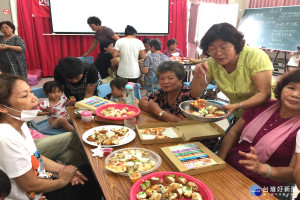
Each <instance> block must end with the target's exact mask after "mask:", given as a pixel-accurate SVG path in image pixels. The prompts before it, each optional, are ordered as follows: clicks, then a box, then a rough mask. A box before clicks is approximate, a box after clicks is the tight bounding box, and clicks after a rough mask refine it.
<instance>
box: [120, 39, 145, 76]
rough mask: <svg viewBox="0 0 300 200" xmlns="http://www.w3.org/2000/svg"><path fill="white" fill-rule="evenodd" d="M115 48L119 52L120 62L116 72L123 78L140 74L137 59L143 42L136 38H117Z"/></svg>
mask: <svg viewBox="0 0 300 200" xmlns="http://www.w3.org/2000/svg"><path fill="white" fill-rule="evenodd" d="M115 49H116V50H118V51H119V52H120V62H119V67H118V71H117V74H118V76H120V77H123V78H130V79H134V78H138V77H139V76H140V75H141V71H140V67H139V63H138V59H139V54H140V51H141V50H144V49H145V47H144V44H143V42H142V41H141V40H138V39H136V38H121V39H119V40H117V42H116V44H115Z"/></svg>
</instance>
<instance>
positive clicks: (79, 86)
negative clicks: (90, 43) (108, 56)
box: [54, 61, 102, 101]
mask: <svg viewBox="0 0 300 200" xmlns="http://www.w3.org/2000/svg"><path fill="white" fill-rule="evenodd" d="M81 62H82V64H83V67H84V71H83V76H82V79H81V80H80V81H78V82H77V83H71V82H69V81H67V80H66V79H65V78H64V76H63V75H62V73H61V72H60V71H59V68H58V66H56V67H55V69H54V80H55V81H58V82H59V83H60V84H61V85H62V86H63V88H64V93H65V95H66V96H67V97H68V98H70V96H74V97H75V98H76V101H80V100H82V99H84V96H85V90H86V87H87V85H95V86H96V87H97V85H100V84H101V83H102V80H101V76H100V73H99V72H98V70H97V68H96V67H95V66H94V64H90V63H89V62H86V61H81ZM96 93H97V90H96V89H95V92H94V94H95V95H96Z"/></svg>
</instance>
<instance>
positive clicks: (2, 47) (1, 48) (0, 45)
mask: <svg viewBox="0 0 300 200" xmlns="http://www.w3.org/2000/svg"><path fill="white" fill-rule="evenodd" d="M6 49H8V46H7V45H6V44H0V50H6Z"/></svg>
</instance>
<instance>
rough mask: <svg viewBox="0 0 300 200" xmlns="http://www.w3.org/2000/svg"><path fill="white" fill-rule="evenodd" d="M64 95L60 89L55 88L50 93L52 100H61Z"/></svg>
mask: <svg viewBox="0 0 300 200" xmlns="http://www.w3.org/2000/svg"><path fill="white" fill-rule="evenodd" d="M61 95H62V91H61V90H60V89H59V88H54V89H53V90H52V92H50V93H48V97H49V99H51V100H59V99H60V97H61Z"/></svg>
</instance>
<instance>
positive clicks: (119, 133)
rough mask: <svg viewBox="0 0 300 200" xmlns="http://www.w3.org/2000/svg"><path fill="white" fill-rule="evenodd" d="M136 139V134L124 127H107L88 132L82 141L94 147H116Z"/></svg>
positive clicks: (92, 129)
mask: <svg viewBox="0 0 300 200" xmlns="http://www.w3.org/2000/svg"><path fill="white" fill-rule="evenodd" d="M134 138H135V132H134V131H133V130H132V129H130V128H127V127H124V126H117V125H106V126H97V127H94V128H91V129H89V130H87V131H86V132H85V133H84V134H83V135H82V139H83V141H84V142H85V143H87V144H90V145H92V146H96V147H97V146H99V144H101V145H102V147H116V146H121V145H124V144H127V143H129V142H131V141H132V140H133V139H134Z"/></svg>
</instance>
